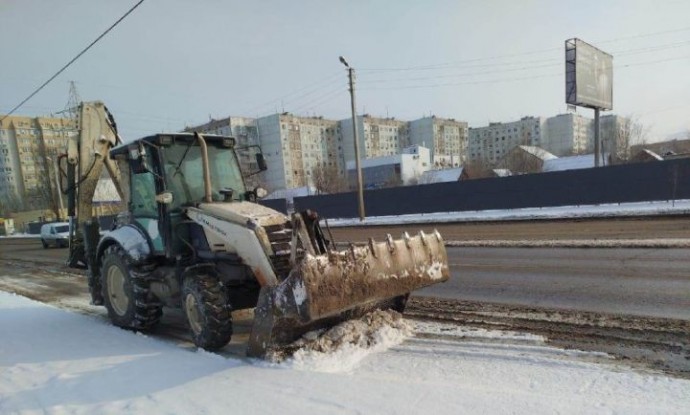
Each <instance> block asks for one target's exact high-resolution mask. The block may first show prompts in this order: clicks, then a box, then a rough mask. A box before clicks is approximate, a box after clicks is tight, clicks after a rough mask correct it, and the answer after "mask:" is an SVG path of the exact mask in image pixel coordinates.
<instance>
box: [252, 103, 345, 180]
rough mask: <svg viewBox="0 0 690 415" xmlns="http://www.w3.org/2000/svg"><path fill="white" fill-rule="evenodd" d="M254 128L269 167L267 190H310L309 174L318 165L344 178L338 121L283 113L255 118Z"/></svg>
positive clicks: (266, 176)
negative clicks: (308, 188) (332, 170)
mask: <svg viewBox="0 0 690 415" xmlns="http://www.w3.org/2000/svg"><path fill="white" fill-rule="evenodd" d="M257 126H258V131H259V137H260V142H261V148H262V150H263V154H264V157H265V158H266V163H267V164H268V170H267V171H266V172H264V174H263V180H264V185H265V186H267V187H268V188H269V190H276V189H290V188H296V187H302V186H313V185H314V183H313V181H312V173H313V171H314V169H315V168H317V167H318V166H320V165H325V166H327V167H329V168H334V170H337V172H338V174H340V175H341V176H343V177H344V176H345V157H344V153H343V148H344V144H343V141H344V140H343V136H342V134H341V126H340V123H339V122H338V121H334V120H326V119H324V118H323V117H299V116H296V115H292V114H289V113H283V114H274V115H269V116H266V117H261V118H258V119H257Z"/></svg>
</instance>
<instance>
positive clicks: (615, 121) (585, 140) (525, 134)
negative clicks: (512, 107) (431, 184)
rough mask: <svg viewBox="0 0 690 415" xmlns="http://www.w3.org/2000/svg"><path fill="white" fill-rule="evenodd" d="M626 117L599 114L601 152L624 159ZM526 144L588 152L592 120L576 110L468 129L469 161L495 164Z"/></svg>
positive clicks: (561, 152) (628, 137)
mask: <svg viewBox="0 0 690 415" xmlns="http://www.w3.org/2000/svg"><path fill="white" fill-rule="evenodd" d="M630 130H631V122H630V120H629V119H628V118H624V117H620V116H618V115H614V114H611V115H605V116H602V117H601V126H600V136H601V143H602V153H606V154H612V155H614V156H617V157H618V158H619V159H621V158H622V159H624V158H625V154H627V151H628V150H627V148H628V147H629V145H630V144H631V141H634V137H633V136H634V131H630ZM519 145H528V146H535V147H539V148H542V149H544V150H546V151H548V152H550V153H552V154H554V155H556V156H558V157H563V156H571V155H578V154H588V153H592V152H593V151H594V120H593V119H591V118H587V117H584V116H582V115H579V114H576V113H567V114H559V115H556V116H554V117H549V118H543V117H524V118H522V119H520V120H519V121H514V122H509V123H490V124H489V125H488V126H487V127H480V128H470V138H469V153H470V154H469V155H470V157H469V158H470V160H474V161H483V162H488V163H490V164H494V163H496V162H498V161H499V160H501V159H502V158H503V157H505V155H506V154H507V153H508V152H509V151H510V150H511V149H513V148H514V147H516V146H519Z"/></svg>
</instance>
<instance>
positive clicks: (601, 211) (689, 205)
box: [328, 200, 690, 227]
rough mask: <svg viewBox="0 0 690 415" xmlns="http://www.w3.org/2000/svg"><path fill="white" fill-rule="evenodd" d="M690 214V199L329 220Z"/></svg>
mask: <svg viewBox="0 0 690 415" xmlns="http://www.w3.org/2000/svg"><path fill="white" fill-rule="evenodd" d="M688 213H690V200H673V201H655V202H636V203H611V204H602V205H582V206H556V207H543V208H539V207H537V208H524V209H502V210H481V211H469V212H437V213H419V214H413V215H395V216H372V217H368V218H366V219H364V221H363V222H360V221H359V218H352V219H337V218H335V219H329V220H328V225H329V226H332V227H339V226H361V225H398V224H411V223H435V222H443V223H446V222H477V221H492V220H533V219H570V218H590V217H625V216H654V215H670V214H674V215H680V214H688Z"/></svg>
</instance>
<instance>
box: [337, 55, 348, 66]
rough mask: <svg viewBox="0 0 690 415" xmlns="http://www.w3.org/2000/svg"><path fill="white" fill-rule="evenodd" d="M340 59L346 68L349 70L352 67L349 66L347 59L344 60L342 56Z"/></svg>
mask: <svg viewBox="0 0 690 415" xmlns="http://www.w3.org/2000/svg"><path fill="white" fill-rule="evenodd" d="M339 59H340V62H342V64H343V65H345V66H346V67H348V68H349V67H350V65H348V64H347V61H346V60H345V58H343V57H342V56H340V57H339Z"/></svg>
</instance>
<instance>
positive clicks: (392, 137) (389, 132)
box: [340, 114, 410, 161]
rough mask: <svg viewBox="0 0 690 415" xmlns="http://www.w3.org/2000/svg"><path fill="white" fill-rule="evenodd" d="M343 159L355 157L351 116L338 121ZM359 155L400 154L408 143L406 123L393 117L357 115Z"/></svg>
mask: <svg viewBox="0 0 690 415" xmlns="http://www.w3.org/2000/svg"><path fill="white" fill-rule="evenodd" d="M340 130H341V134H342V138H343V143H344V144H343V149H344V150H343V152H344V157H345V160H348V161H349V160H354V159H355V148H354V145H355V144H354V132H353V130H352V118H348V119H345V120H342V121H340ZM357 131H358V133H359V155H360V157H361V158H362V159H367V158H372V157H382V156H392V155H395V154H400V153H401V152H402V150H403V148H406V147H408V146H409V145H410V135H409V128H408V123H407V122H406V121H400V120H396V119H395V118H378V117H372V116H371V115H368V114H364V115H359V116H357Z"/></svg>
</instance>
